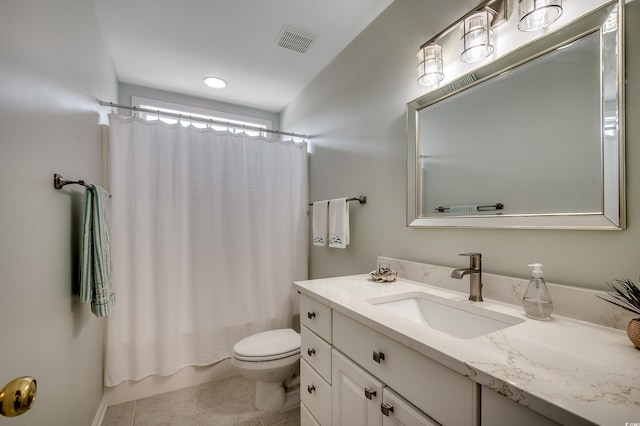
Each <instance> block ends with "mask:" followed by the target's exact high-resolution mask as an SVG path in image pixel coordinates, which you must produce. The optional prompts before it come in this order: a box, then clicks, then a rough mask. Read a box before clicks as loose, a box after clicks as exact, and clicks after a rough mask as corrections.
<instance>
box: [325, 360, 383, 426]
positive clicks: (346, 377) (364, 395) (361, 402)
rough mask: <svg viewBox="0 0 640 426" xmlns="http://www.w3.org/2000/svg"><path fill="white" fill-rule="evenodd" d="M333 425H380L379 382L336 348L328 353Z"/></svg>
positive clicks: (380, 395)
mask: <svg viewBox="0 0 640 426" xmlns="http://www.w3.org/2000/svg"><path fill="white" fill-rule="evenodd" d="M331 365H332V380H331V383H332V385H331V397H332V406H333V425H334V426H360V425H362V426H366V425H371V426H375V425H379V426H381V425H382V418H381V417H382V416H381V415H380V402H381V401H382V387H383V385H382V383H381V382H379V381H378V380H376V379H375V378H374V377H373V376H371V375H370V374H368V373H367V372H366V371H364V370H363V369H362V368H360V367H358V366H357V365H356V364H354V363H353V362H352V361H350V360H349V359H348V358H347V357H345V356H344V355H342V354H341V353H340V352H338V351H337V350H335V349H334V350H333V352H332V362H331Z"/></svg>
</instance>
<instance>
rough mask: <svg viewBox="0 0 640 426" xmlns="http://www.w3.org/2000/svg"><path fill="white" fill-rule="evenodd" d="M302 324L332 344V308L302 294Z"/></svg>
mask: <svg viewBox="0 0 640 426" xmlns="http://www.w3.org/2000/svg"><path fill="white" fill-rule="evenodd" d="M300 323H301V324H302V325H304V326H306V327H307V328H308V329H309V330H311V331H313V332H314V333H316V334H317V335H318V336H320V337H322V338H323V339H324V340H326V341H327V342H329V343H331V308H330V307H328V306H327V305H324V304H322V303H320V302H318V301H316V300H314V299H312V298H310V297H309V296H305V295H304V294H301V295H300Z"/></svg>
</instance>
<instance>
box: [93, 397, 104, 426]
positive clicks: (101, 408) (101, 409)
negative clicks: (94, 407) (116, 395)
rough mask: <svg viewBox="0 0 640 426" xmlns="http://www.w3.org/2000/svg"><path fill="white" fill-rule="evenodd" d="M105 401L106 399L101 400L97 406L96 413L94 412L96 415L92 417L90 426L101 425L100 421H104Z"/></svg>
mask: <svg viewBox="0 0 640 426" xmlns="http://www.w3.org/2000/svg"><path fill="white" fill-rule="evenodd" d="M107 407H108V405H107V400H106V398H104V397H103V398H102V401H100V405H98V411H96V415H95V416H94V417H93V422H91V426H100V425H102V420H104V415H105V413H106V412H107Z"/></svg>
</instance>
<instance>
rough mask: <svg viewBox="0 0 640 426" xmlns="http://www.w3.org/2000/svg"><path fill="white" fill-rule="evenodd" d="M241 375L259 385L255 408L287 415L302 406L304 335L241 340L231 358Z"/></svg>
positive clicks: (287, 332) (281, 333)
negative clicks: (301, 371) (301, 359)
mask: <svg viewBox="0 0 640 426" xmlns="http://www.w3.org/2000/svg"><path fill="white" fill-rule="evenodd" d="M231 365H233V366H234V367H235V368H236V370H237V371H238V373H240V375H242V376H243V377H246V378H247V379H250V380H254V381H255V382H256V400H255V407H256V408H257V409H259V410H264V411H284V410H289V409H291V408H294V407H296V406H298V404H299V403H300V375H299V367H300V334H298V333H296V332H295V331H294V330H292V329H290V328H285V329H279V330H270V331H265V332H263V333H258V334H254V335H252V336H249V337H246V338H244V339H242V340H240V341H239V342H238V343H236V344H235V345H234V346H233V353H232V357H231Z"/></svg>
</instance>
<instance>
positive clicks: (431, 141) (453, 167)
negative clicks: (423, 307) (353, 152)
mask: <svg viewBox="0 0 640 426" xmlns="http://www.w3.org/2000/svg"><path fill="white" fill-rule="evenodd" d="M623 7H624V2H623V1H622V0H618V1H611V2H608V3H606V4H605V5H603V6H602V7H600V8H598V9H596V10H594V11H592V12H590V13H588V14H586V15H583V16H582V17H580V18H579V19H576V20H574V21H573V22H571V23H569V24H568V25H566V26H564V27H562V28H561V29H559V30H556V31H554V32H551V33H549V34H548V35H545V36H544V37H541V38H538V39H537V40H534V41H533V42H530V43H529V44H526V45H524V46H522V47H520V48H518V49H516V50H514V51H513V52H511V53H509V54H507V55H505V56H503V57H500V58H498V59H496V60H494V61H492V62H491V63H489V64H487V65H485V66H483V67H482V68H479V69H477V70H474V71H473V72H472V73H469V74H466V75H463V76H462V77H460V78H459V79H457V80H455V81H453V82H452V83H450V84H447V85H445V86H444V87H439V88H437V89H436V90H433V91H431V92H429V93H427V94H426V95H424V96H422V97H420V98H418V99H416V100H414V101H412V102H410V103H408V104H407V137H408V150H407V153H408V154H407V224H408V226H410V227H473V228H516V229H528V228H529V229H594V230H621V229H624V228H625V198H624V193H625V190H624V182H625V178H624V176H625V174H624V89H625V87H624V77H623V70H624V66H623V64H624V58H623V51H624V49H623V42H622V40H623V34H624V29H623V27H622V25H623V17H622V14H623Z"/></svg>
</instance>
